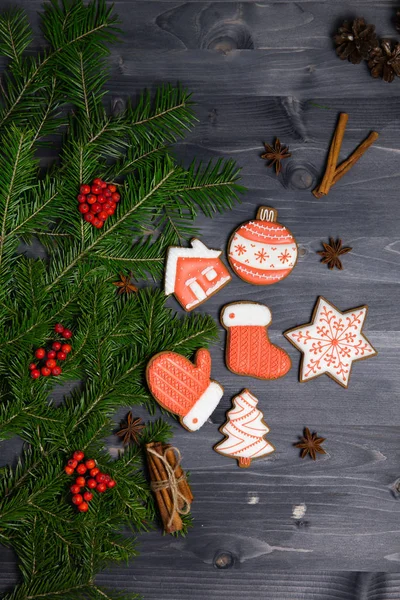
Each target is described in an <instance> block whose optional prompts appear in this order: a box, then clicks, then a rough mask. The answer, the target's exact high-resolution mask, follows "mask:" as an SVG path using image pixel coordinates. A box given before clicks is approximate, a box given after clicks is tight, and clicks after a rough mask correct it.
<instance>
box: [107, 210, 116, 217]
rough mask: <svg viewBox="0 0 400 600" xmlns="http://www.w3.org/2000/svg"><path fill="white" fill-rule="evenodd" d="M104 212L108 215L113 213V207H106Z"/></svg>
mask: <svg viewBox="0 0 400 600" xmlns="http://www.w3.org/2000/svg"><path fill="white" fill-rule="evenodd" d="M106 213H107V215H108V216H109V217H111V215H113V214H114V213H115V208H107V209H106Z"/></svg>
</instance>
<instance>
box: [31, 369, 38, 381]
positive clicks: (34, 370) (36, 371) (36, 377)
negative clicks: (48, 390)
mask: <svg viewBox="0 0 400 600" xmlns="http://www.w3.org/2000/svg"><path fill="white" fill-rule="evenodd" d="M31 377H32V379H39V377H40V371H39V369H32V371H31Z"/></svg>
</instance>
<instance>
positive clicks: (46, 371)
mask: <svg viewBox="0 0 400 600" xmlns="http://www.w3.org/2000/svg"><path fill="white" fill-rule="evenodd" d="M40 372H41V374H42V375H43V377H48V376H49V375H51V369H49V368H48V367H42V368H41V369H40Z"/></svg>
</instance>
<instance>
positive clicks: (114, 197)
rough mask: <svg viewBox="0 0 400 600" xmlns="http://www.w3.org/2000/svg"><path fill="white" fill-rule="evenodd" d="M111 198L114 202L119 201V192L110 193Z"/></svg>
mask: <svg viewBox="0 0 400 600" xmlns="http://www.w3.org/2000/svg"><path fill="white" fill-rule="evenodd" d="M111 199H112V200H114V202H119V201H120V199H121V196H120V195H119V194H112V196H111Z"/></svg>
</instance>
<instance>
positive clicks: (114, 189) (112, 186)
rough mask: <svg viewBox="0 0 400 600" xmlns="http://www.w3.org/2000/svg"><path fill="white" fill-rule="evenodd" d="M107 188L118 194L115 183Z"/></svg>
mask: <svg viewBox="0 0 400 600" xmlns="http://www.w3.org/2000/svg"><path fill="white" fill-rule="evenodd" d="M107 187H108V189H109V190H110V192H116V191H117V186H116V185H114V184H113V183H109V184H108V186H107Z"/></svg>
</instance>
